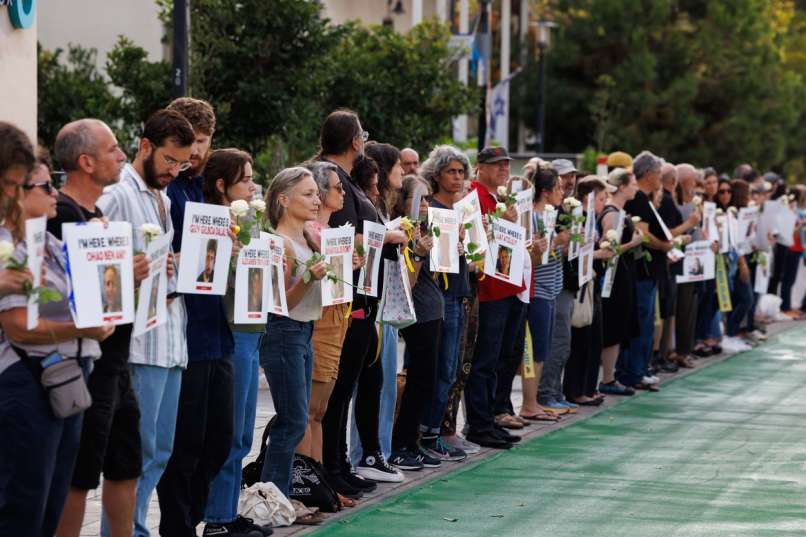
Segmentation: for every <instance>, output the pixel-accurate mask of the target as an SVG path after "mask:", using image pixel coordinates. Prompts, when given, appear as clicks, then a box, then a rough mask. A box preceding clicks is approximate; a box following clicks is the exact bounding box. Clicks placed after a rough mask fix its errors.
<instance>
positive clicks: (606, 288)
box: [602, 209, 627, 298]
mask: <svg viewBox="0 0 806 537" xmlns="http://www.w3.org/2000/svg"><path fill="white" fill-rule="evenodd" d="M626 217H627V213H626V212H624V209H621V210H620V211H619V212H618V215H617V216H616V227H615V228H614V229H615V230H616V235H617V236H618V237H619V238H620V237H621V236H622V234H623V233H624V220H625V219H626ZM619 257H620V256H617V255H616V256H613V258H612V260H611V262H610V263H608V266H607V270H606V271H605V275H604V281H603V282H602V298H610V293H612V291H613V282H615V281H616V270H618V260H619Z"/></svg>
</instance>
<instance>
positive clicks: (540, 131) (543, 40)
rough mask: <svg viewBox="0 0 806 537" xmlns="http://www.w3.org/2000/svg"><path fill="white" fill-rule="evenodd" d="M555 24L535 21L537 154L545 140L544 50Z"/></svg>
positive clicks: (541, 149) (548, 43)
mask: <svg viewBox="0 0 806 537" xmlns="http://www.w3.org/2000/svg"><path fill="white" fill-rule="evenodd" d="M555 26H557V25H556V24H554V23H553V22H551V21H547V20H543V19H540V20H539V21H537V54H538V62H539V64H538V72H537V91H538V98H539V99H540V103H539V105H538V107H537V132H536V135H537V154H538V155H540V154H542V153H543V150H544V146H545V142H546V131H545V128H546V127H545V123H546V51H547V50H548V48H549V45H550V44H551V29H552V28H554V27H555Z"/></svg>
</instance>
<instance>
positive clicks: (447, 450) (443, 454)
mask: <svg viewBox="0 0 806 537" xmlns="http://www.w3.org/2000/svg"><path fill="white" fill-rule="evenodd" d="M420 447H421V448H422V449H424V450H425V452H426V453H428V454H429V455H431V456H432V457H435V458H437V459H439V460H441V461H451V462H459V461H463V460H465V459H466V458H467V453H465V452H464V451H463V450H461V449H459V448H456V447H453V446H450V445H448V444H446V443H445V442H444V441H443V440H442V437H441V436H435V437H432V438H423V439H421V440H420Z"/></svg>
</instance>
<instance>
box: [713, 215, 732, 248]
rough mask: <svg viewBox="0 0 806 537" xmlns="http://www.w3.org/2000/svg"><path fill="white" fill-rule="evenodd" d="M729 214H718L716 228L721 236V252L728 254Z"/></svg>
mask: <svg viewBox="0 0 806 537" xmlns="http://www.w3.org/2000/svg"><path fill="white" fill-rule="evenodd" d="M729 216H730V215H729V214H718V215H716V229H717V236H718V237H719V253H720V254H726V253H728V252H729V251H730V222H729Z"/></svg>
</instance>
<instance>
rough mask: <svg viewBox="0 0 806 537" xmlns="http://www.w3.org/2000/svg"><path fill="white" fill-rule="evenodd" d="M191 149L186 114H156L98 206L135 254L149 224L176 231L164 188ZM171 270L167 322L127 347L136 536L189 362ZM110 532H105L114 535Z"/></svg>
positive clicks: (143, 533)
mask: <svg viewBox="0 0 806 537" xmlns="http://www.w3.org/2000/svg"><path fill="white" fill-rule="evenodd" d="M192 144H193V129H192V128H191V127H190V124H189V123H188V121H187V120H186V119H185V118H184V117H182V116H181V115H180V114H178V113H177V112H173V111H170V110H159V111H157V112H155V113H154V115H152V116H151V117H150V118H149V119H148V121H146V124H145V126H144V128H143V134H142V137H141V138H140V146H139V148H138V151H137V156H136V157H135V158H134V162H133V163H132V164H130V165H126V166H125V167H124V168H123V171H122V172H121V174H120V182H119V183H117V184H115V185H112V186H110V187H108V188H107V189H106V190H105V191H104V193H103V195H102V196H101V198H100V199H99V200H98V207H100V208H101V210H102V211H103V213H104V214H105V215H106V216H107V217H108V218H109V219H110V220H118V221H125V222H130V223H131V224H132V229H133V230H134V233H133V235H132V241H133V248H134V250H135V251H138V250H140V251H145V250H146V245H145V240H144V237H143V235H142V234H141V233H139V231H138V230H139V229H140V227H141V226H142V225H143V224H157V225H159V226H160V228H161V229H162V231H163V232H164V233H169V232H171V231H173V224H172V222H171V218H170V213H169V211H170V208H171V202H170V200H169V199H168V196H166V195H165V187H167V186H168V184H169V183H170V182H171V181H173V180H174V179H175V178H176V176H177V175H178V174H179V173H180V171H182V170H184V169H187V168H188V166H190V161H189V159H190V155H191V145H192ZM169 267H171V268H170V269H169V271H168V296H169V301H168V321H167V322H166V323H165V324H162V325H160V326H157V327H156V328H154V329H152V330H150V331H149V332H146V333H145V334H143V335H141V336H137V337H133V338H132V340H131V346H130V348H129V367H130V370H131V375H132V385H133V387H134V392H135V394H136V396H137V401H138V402H139V403H140V414H141V419H140V439H141V443H142V453H143V455H142V465H143V472H142V476H141V478H140V481H139V482H138V484H137V500H136V505H135V514H134V526H135V527H134V535H136V536H137V537H147V536H148V535H149V532H148V525H147V524H146V515H147V514H148V504H149V501H150V499H151V493H152V492H153V491H154V487H155V486H156V485H157V482H158V481H159V480H160V478H161V476H162V473H163V471H164V470H165V468H166V465H167V464H168V459H169V457H170V455H171V451H172V450H173V447H174V431H175V427H176V419H177V407H178V402H179V391H180V386H181V382H182V370H183V369H184V368H185V366H186V365H187V360H188V355H187V342H186V341H185V322H186V321H185V307H184V304H183V302H182V301H181V300H171V299H170V297H171V294H172V293H174V292H175V290H176V279H175V274H174V271H173V260H172V259H169ZM104 487H106V483H105V484H104ZM107 513H109V510H107ZM110 514H111V513H110ZM166 514H170V513H166V512H165V510H163V516H166ZM110 518H111V517H110ZM106 529H107V528H104V531H103V534H104V535H109V534H110V532H108V531H106ZM110 529H111V528H110ZM130 531H131V530H130ZM129 534H131V533H129ZM168 534H172V535H173V534H176V532H168ZM121 535H122V534H121Z"/></svg>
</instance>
